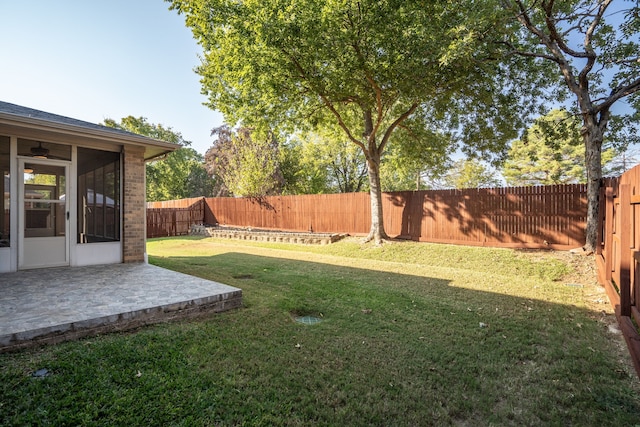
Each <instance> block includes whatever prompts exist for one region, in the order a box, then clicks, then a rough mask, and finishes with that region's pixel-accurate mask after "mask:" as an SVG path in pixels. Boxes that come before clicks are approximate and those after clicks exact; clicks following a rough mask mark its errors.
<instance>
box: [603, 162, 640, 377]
mask: <svg viewBox="0 0 640 427" xmlns="http://www.w3.org/2000/svg"><path fill="white" fill-rule="evenodd" d="M599 212H600V227H599V228H598V231H599V233H598V244H597V245H596V264H597V267H598V268H597V269H598V281H599V282H600V283H601V284H602V285H603V286H604V287H605V289H606V291H607V295H608V296H609V300H610V301H611V305H612V306H613V307H615V312H616V317H617V319H618V324H619V325H620V329H621V330H622V334H623V335H624V337H625V340H626V342H627V346H628V347H629V351H630V353H631V358H632V361H633V364H634V367H635V369H636V372H637V373H638V376H640V333H639V332H638V327H637V326H636V325H640V311H639V310H640V166H636V167H635V168H633V169H631V170H629V171H627V172H625V173H624V174H623V175H622V176H621V177H620V178H615V179H606V180H604V185H603V186H602V189H601V193H600V211H599ZM634 320H635V325H634Z"/></svg>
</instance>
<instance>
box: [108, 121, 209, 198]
mask: <svg viewBox="0 0 640 427" xmlns="http://www.w3.org/2000/svg"><path fill="white" fill-rule="evenodd" d="M104 123H105V125H106V126H109V127H113V128H116V129H122V130H126V131H129V132H133V133H137V134H139V135H144V136H148V137H150V138H154V139H159V140H162V141H167V142H172V143H174V144H178V145H180V146H181V148H179V149H177V150H176V151H174V152H172V153H170V154H168V155H167V156H166V158H164V159H158V160H153V161H151V162H148V163H147V164H146V190H147V200H148V201H162V200H175V199H183V198H188V197H200V196H203V197H208V196H212V195H213V187H214V182H213V180H211V178H210V177H209V176H208V175H207V173H206V170H205V169H204V166H203V157H202V155H200V154H199V153H198V152H197V151H196V150H194V149H193V148H189V147H188V146H189V145H191V142H189V141H185V140H184V139H183V137H182V134H180V132H175V131H173V130H172V129H171V128H170V127H167V128H165V127H164V126H162V125H160V124H153V123H149V122H148V121H147V119H146V118H145V117H133V116H128V117H124V118H123V119H122V120H121V121H120V122H117V121H115V120H113V119H106V120H105V121H104Z"/></svg>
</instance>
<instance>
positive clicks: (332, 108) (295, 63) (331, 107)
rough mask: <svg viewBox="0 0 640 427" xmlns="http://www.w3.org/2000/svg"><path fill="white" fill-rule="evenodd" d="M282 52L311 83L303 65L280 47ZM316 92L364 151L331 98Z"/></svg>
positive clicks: (302, 76)
mask: <svg viewBox="0 0 640 427" xmlns="http://www.w3.org/2000/svg"><path fill="white" fill-rule="evenodd" d="M281 51H282V53H284V54H285V55H286V56H287V57H288V58H289V59H290V60H291V61H292V62H293V64H294V66H295V68H296V70H298V73H299V74H300V78H301V79H302V80H303V81H306V82H307V83H309V84H311V85H313V82H312V81H311V79H310V78H309V77H308V75H307V72H306V70H305V69H304V67H303V66H302V65H301V64H300V62H299V61H298V60H297V59H296V57H295V56H293V55H290V54H289V53H288V52H287V51H286V50H285V49H281ZM316 93H317V94H318V96H319V97H320V99H321V100H322V102H323V103H324V105H325V106H326V107H327V108H328V109H329V111H331V114H333V115H334V117H335V118H336V119H337V120H338V125H339V126H340V127H341V128H342V130H343V131H344V132H345V133H346V134H347V138H349V140H350V141H351V142H353V143H354V144H356V145H357V146H358V147H360V148H361V149H362V150H363V151H365V152H366V147H365V145H364V144H363V143H362V141H360V140H359V139H357V138H356V137H355V136H353V134H352V133H351V130H350V129H349V127H348V126H347V125H346V123H345V121H344V119H343V118H342V115H341V114H340V112H338V110H337V109H336V108H335V106H334V105H333V102H331V100H329V98H328V97H327V95H326V94H325V93H324V91H322V90H316Z"/></svg>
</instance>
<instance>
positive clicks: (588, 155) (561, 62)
mask: <svg viewBox="0 0 640 427" xmlns="http://www.w3.org/2000/svg"><path fill="white" fill-rule="evenodd" d="M501 3H502V5H503V7H504V9H505V10H506V11H508V12H510V13H511V14H512V16H513V17H514V19H515V20H517V21H518V22H519V23H520V25H521V31H513V32H512V33H511V35H509V36H506V37H505V39H504V43H505V44H506V45H508V46H509V47H510V49H511V53H513V54H516V55H520V56H521V57H523V58H530V59H531V58H533V59H535V60H537V61H538V62H539V63H543V62H544V63H548V64H551V65H553V66H554V67H555V69H556V76H557V77H558V78H559V79H561V81H562V83H561V86H560V87H561V88H564V91H565V92H568V93H569V94H571V95H572V96H573V97H574V99H575V106H576V107H575V109H576V112H577V113H578V114H579V117H580V119H581V124H582V126H581V129H580V134H581V136H582V142H583V144H584V147H585V160H584V163H585V167H586V175H587V185H588V189H587V201H588V207H587V227H586V238H585V249H587V250H590V251H593V250H595V244H596V236H597V231H598V209H599V205H600V204H599V195H600V185H601V178H602V161H601V154H602V144H603V143H604V141H605V136H606V134H607V133H608V132H612V131H613V132H614V133H615V132H616V131H618V130H620V129H622V128H625V127H627V128H628V127H632V128H634V129H635V131H634V132H631V134H632V135H633V134H635V136H634V138H635V139H636V140H637V138H638V135H640V133H638V132H637V130H638V127H639V125H638V124H639V123H640V121H639V120H638V118H639V113H638V112H639V111H640V96H639V93H640V92H639V91H640V40H639V38H640V4H639V3H638V1H616V2H614V1H613V0H565V1H554V0H501ZM560 94H561V93H560ZM623 99H626V100H628V101H629V103H628V105H629V107H630V108H629V109H628V110H627V113H628V114H624V113H623V114H621V115H616V114H614V112H613V110H612V107H613V106H614V104H619V103H620V101H622V100H623ZM612 139H616V138H615V137H614V138H610V140H612Z"/></svg>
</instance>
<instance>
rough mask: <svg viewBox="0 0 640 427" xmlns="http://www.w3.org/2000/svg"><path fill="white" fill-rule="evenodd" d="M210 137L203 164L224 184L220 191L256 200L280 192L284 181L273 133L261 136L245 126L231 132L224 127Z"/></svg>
mask: <svg viewBox="0 0 640 427" xmlns="http://www.w3.org/2000/svg"><path fill="white" fill-rule="evenodd" d="M211 134H212V135H216V140H215V141H214V143H213V146H212V147H211V148H209V150H207V152H206V154H205V165H206V168H207V171H208V172H209V174H210V175H212V176H214V177H216V178H218V179H219V180H220V181H221V182H222V183H223V184H224V189H222V190H221V192H224V191H226V192H228V193H230V194H231V195H234V196H244V197H256V198H259V197H263V196H266V195H269V194H277V193H279V192H280V189H281V188H282V185H283V184H284V180H283V177H282V172H281V171H280V157H279V156H280V155H279V147H278V142H277V140H276V139H275V138H274V136H273V134H271V133H269V134H267V135H266V136H261V135H260V134H258V133H255V134H254V133H253V132H252V130H251V129H250V128H246V127H242V128H240V129H238V130H237V131H234V130H233V129H231V128H230V127H229V126H228V125H223V126H220V127H218V128H215V129H213V131H212V132H211Z"/></svg>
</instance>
